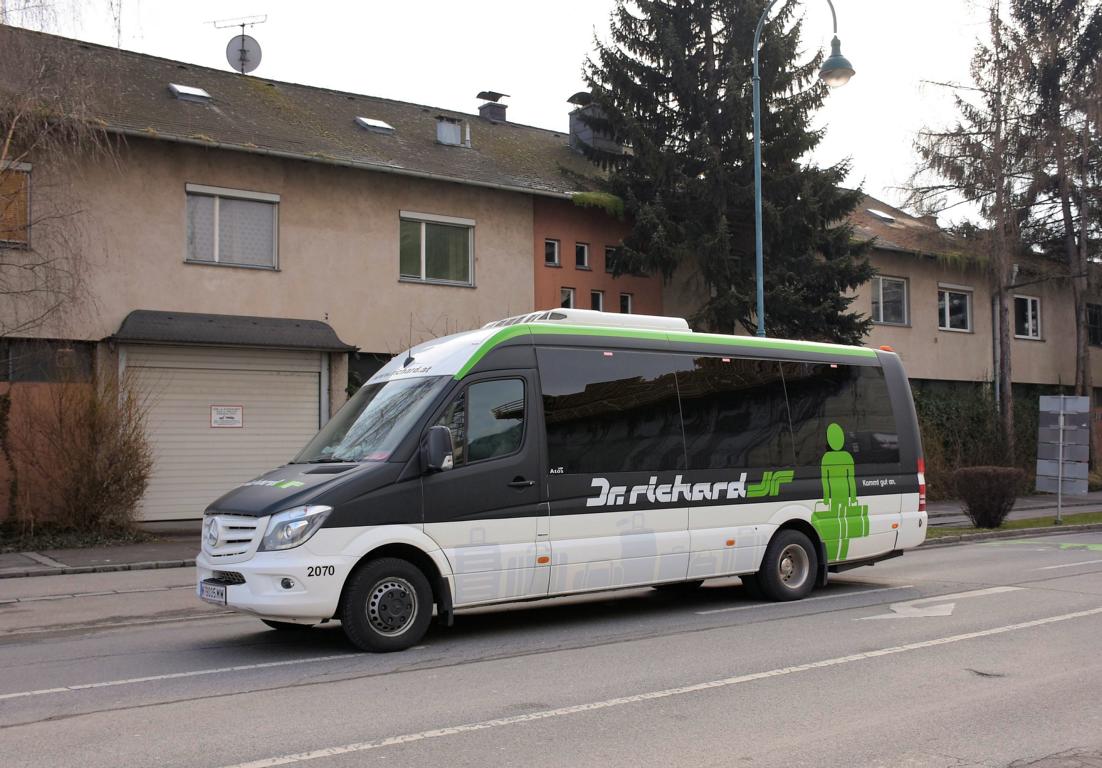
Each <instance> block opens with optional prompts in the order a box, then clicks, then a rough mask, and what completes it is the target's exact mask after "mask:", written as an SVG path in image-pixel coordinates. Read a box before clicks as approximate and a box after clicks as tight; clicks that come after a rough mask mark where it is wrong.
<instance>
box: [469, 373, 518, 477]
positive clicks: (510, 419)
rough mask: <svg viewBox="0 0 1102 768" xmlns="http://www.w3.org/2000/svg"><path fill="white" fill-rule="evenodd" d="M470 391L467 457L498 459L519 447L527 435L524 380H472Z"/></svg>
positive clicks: (478, 459)
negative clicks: (473, 382)
mask: <svg viewBox="0 0 1102 768" xmlns="http://www.w3.org/2000/svg"><path fill="white" fill-rule="evenodd" d="M467 393H468V399H469V400H470V421H469V423H468V427H467V460H468V461H481V460H483V459H496V458H498V457H499V456H508V455H509V454H510V453H516V452H517V451H519V450H520V445H521V441H522V440H523V439H524V382H523V381H521V380H520V379H499V380H497V381H483V382H479V383H478V384H472V385H471V386H470V387H469V388H468V390H467Z"/></svg>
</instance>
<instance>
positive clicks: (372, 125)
mask: <svg viewBox="0 0 1102 768" xmlns="http://www.w3.org/2000/svg"><path fill="white" fill-rule="evenodd" d="M356 125H358V126H360V127H361V128H363V129H364V130H365V131H372V132H373V133H394V126H393V125H391V124H390V123H387V122H384V121H382V120H376V119H375V118H374V117H357V118H356Z"/></svg>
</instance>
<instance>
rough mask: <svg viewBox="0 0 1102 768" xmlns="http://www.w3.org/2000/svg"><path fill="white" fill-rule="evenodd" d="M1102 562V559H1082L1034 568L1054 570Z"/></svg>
mask: <svg viewBox="0 0 1102 768" xmlns="http://www.w3.org/2000/svg"><path fill="white" fill-rule="evenodd" d="M1095 563H1102V560H1081V561H1079V562H1078V563H1063V564H1062V565H1046V566H1045V567H1044V568H1034V569H1033V570H1035V571H1054V570H1056V569H1057V568H1074V567H1075V566H1077V565H1094V564H1095Z"/></svg>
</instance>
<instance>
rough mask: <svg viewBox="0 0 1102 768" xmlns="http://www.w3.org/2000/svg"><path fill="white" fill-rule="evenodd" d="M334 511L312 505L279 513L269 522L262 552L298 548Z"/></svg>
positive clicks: (261, 546)
mask: <svg viewBox="0 0 1102 768" xmlns="http://www.w3.org/2000/svg"><path fill="white" fill-rule="evenodd" d="M332 511H333V508H332V507H326V506H321V505H311V506H305V507H295V508H294V509H288V510H286V511H284V512H277V513H276V514H274V515H272V519H271V520H269V521H268V530H267V531H266V532H265V533H264V539H263V541H261V542H260V550H261V551H262V552H271V551H273V550H277V549H292V548H293V547H297V546H298V545H299V544H302V543H303V542H305V541H306V540H307V539H309V538H310V537H311V536H313V535H314V532H315V531H317V529H318V528H320V527H321V524H322V523H324V522H325V518H327V517H329V513H330V512H332Z"/></svg>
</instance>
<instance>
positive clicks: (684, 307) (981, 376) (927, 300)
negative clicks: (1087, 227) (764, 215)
mask: <svg viewBox="0 0 1102 768" xmlns="http://www.w3.org/2000/svg"><path fill="white" fill-rule="evenodd" d="M870 261H871V262H872V264H873V266H874V267H876V269H877V270H878V271H879V273H880V274H881V275H884V276H886V277H902V278H905V279H906V280H907V300H908V324H907V325H905V326H897V325H879V324H873V326H872V330H871V332H870V333H869V335H868V336H867V337H866V338H865V345H866V346H870V347H879V346H881V345H887V346H890V347H892V348H893V349H894V350H895V351H896V352H898V353H899V355H900V356H901V357H902V358H903V362H904V364H905V365H906V369H907V375H908V376H910V377H911V378H915V379H939V380H947V381H990V380H991V371H992V369H993V367H994V357H993V353H992V349H993V347H992V308H991V290H990V287H989V286H990V280H989V278H988V276H987V274H986V273H985V272H984V271H982V270H980V269H975V268H972V269H968V268H961V267H958V266H954V265H951V264H947V263H944V262H941V261H938V260H936V259H932V258H927V257H918V256H915V255H913V254H906V253H897V252H893V251H886V250H879V249H878V250H874V251H873V252H872V253H871V254H870ZM1022 279H1023V280H1024V279H1025V278H1022ZM939 284H947V285H951V286H959V287H963V288H971V289H972V330H971V331H970V332H960V331H944V330H940V329H939V328H938V310H937V292H938V286H939ZM1016 293H1018V294H1019V295H1023V296H1036V297H1039V298H1040V299H1041V340H1040V341H1034V340H1030V339H1012V340H1011V365H1012V369H1013V378H1014V381H1015V382H1020V383H1029V384H1074V382H1075V322H1074V321H1075V318H1074V314H1073V305H1072V296H1071V287H1070V285H1069V283H1068V282H1067V281H1066V280H1047V281H1043V282H1038V283H1036V284H1034V285H1029V286H1024V287H1022V288H1020V289H1018V290H1017V291H1016ZM853 295H854V301H853V304H852V305H851V310H852V311H855V312H858V313H860V314H862V315H865V316H870V315H871V313H872V294H871V291H870V286H869V285H863V286H861V287H860V288H858V289H857V290H856V291H855V292H854V293H853ZM705 298H706V296H705V292H704V289H703V287H702V286H701V284H700V280H699V278H698V277H695V276H694V274H693V273H692V271H691V270H689V269H685V268H683V269H680V270H678V271H677V272H676V273H675V275H674V277H673V279H672V280H671V281H670V282H669V283H668V284H667V285H666V286H665V287H664V289H663V308H664V311H665V313H666V314H667V315H672V316H675V317H690V316H691V315H692V314H693V313H694V312H696V311H697V309H698V308H699V307H700V306H701V305H702V304H703V303H704V300H705ZM768 312H769V307H768V306H766V315H767V316H768ZM1011 313H1012V314H1011V321H1012V322H1013V307H1011ZM738 332H739V333H745V331H744V330H742V329H739V330H738ZM1091 373H1092V379H1093V382H1094V383H1095V386H1102V348H1095V347H1092V348H1091Z"/></svg>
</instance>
